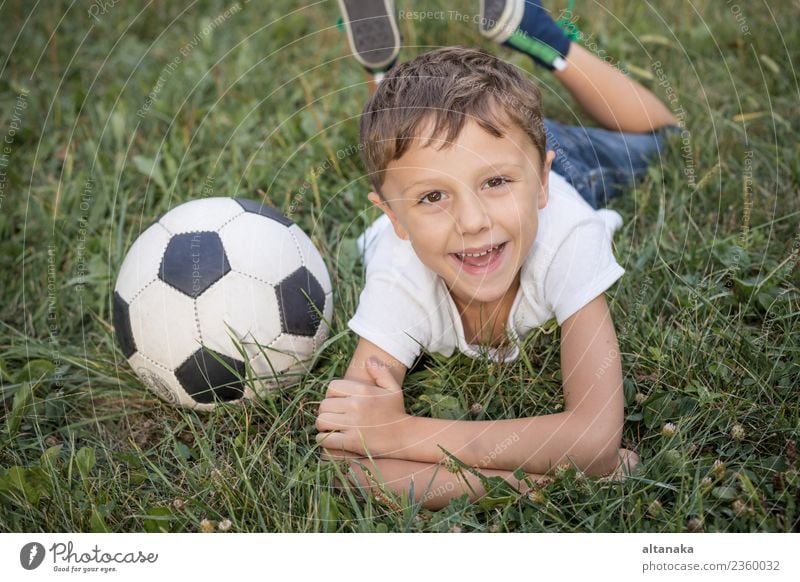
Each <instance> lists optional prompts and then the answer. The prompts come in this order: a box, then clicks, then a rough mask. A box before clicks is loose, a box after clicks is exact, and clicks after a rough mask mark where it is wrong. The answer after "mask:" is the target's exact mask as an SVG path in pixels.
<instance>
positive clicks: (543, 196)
mask: <svg viewBox="0 0 800 582" xmlns="http://www.w3.org/2000/svg"><path fill="white" fill-rule="evenodd" d="M555 157H556V153H555V152H554V151H553V150H548V151H547V154H546V155H545V157H544V164H543V165H542V175H541V178H540V180H541V182H542V191H541V193H540V194H539V210H541V209H542V208H544V207H545V206H547V200H548V199H549V197H550V167H551V166H552V165H553V160H554V159H555Z"/></svg>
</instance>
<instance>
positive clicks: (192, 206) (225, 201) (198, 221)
mask: <svg viewBox="0 0 800 582" xmlns="http://www.w3.org/2000/svg"><path fill="white" fill-rule="evenodd" d="M243 212H244V209H243V208H242V207H241V206H240V205H239V204H238V203H237V202H236V201H235V200H233V199H231V198H200V199H198V200H192V201H191V202H186V203H184V204H181V205H180V206H176V207H175V208H173V209H172V210H170V211H169V212H167V213H166V214H165V215H164V216H162V217H161V218H159V219H158V222H160V223H161V224H163V225H164V228H166V229H167V230H169V231H170V232H171V233H172V234H180V233H182V232H199V231H216V230H219V229H220V228H221V227H222V225H223V224H225V223H226V222H228V221H229V220H230V219H232V218H233V217H234V216H237V215H239V214H242V213H243Z"/></svg>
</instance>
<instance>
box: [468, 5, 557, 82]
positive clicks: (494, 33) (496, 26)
mask: <svg viewBox="0 0 800 582" xmlns="http://www.w3.org/2000/svg"><path fill="white" fill-rule="evenodd" d="M479 29H480V32H481V34H482V35H483V36H485V37H486V38H489V39H491V40H493V41H494V42H496V43H498V44H502V45H505V46H508V47H511V48H513V49H515V50H518V51H520V52H523V53H525V54H527V55H529V56H530V57H531V58H533V60H534V61H536V62H537V63H538V64H540V65H542V66H543V67H546V68H548V69H551V70H553V69H555V70H559V71H563V70H564V69H565V68H566V66H567V62H566V55H567V51H568V50H569V45H570V43H571V42H572V40H571V38H570V37H569V36H568V35H567V34H566V33H565V32H564V30H563V29H562V28H561V27H560V26H559V25H558V23H556V22H554V21H553V18H552V16H550V14H549V13H548V12H547V11H546V10H545V9H544V8H542V5H541V2H540V1H539V0H527V1H526V0H481V12H480V24H479Z"/></svg>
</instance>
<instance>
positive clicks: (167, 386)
mask: <svg viewBox="0 0 800 582" xmlns="http://www.w3.org/2000/svg"><path fill="white" fill-rule="evenodd" d="M128 362H129V363H130V365H131V368H133V371H134V372H136V375H137V376H138V377H139V379H140V380H141V381H142V382H143V383H144V384H145V385H146V386H147V387H148V388H149V389H150V390H151V391H152V392H153V393H154V394H156V396H158V397H159V398H161V399H162V400H164V401H165V402H167V403H169V404H172V405H173V406H188V407H190V408H195V407H202V406H203V405H199V404H198V403H196V402H195V401H194V399H193V398H191V397H190V396H189V395H188V394H186V392H184V390H183V388H181V385H180V382H178V379H177V378H176V377H175V374H174V373H173V372H171V371H169V370H165V369H164V368H162V367H161V366H159V365H157V364H155V363H153V362H152V361H150V360H149V359H148V358H146V357H145V356H143V355H142V354H141V352H137V353H135V354H133V355H132V356H131V358H130V360H128ZM211 408H213V405H212V406H209V407H208V408H207V409H208V410H210V409H211Z"/></svg>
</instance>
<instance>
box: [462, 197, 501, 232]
mask: <svg viewBox="0 0 800 582" xmlns="http://www.w3.org/2000/svg"><path fill="white" fill-rule="evenodd" d="M455 218H456V222H457V225H458V229H459V231H460V234H461V235H467V234H474V233H478V232H480V231H482V230H484V229H486V228H490V227H491V226H492V219H491V217H490V216H489V212H488V209H487V208H486V204H485V202H484V201H483V200H481V198H480V196H478V195H477V194H475V193H474V192H467V193H465V194H463V195H462V196H460V197H459V203H458V209H457V216H456V217H455Z"/></svg>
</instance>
